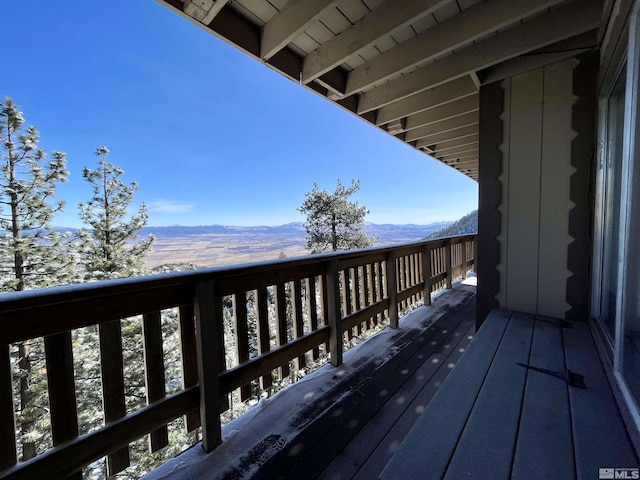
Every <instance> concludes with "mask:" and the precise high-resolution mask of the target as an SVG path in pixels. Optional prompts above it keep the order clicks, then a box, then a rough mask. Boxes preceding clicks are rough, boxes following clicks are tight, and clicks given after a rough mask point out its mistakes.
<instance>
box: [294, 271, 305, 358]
mask: <svg viewBox="0 0 640 480" xmlns="http://www.w3.org/2000/svg"><path fill="white" fill-rule="evenodd" d="M292 294H293V336H294V338H300V337H303V336H304V317H303V315H302V284H301V281H296V282H293V292H292ZM295 362H296V370H300V369H303V368H304V367H306V365H307V362H306V359H305V356H304V354H302V355H300V356H299V357H298V358H297V359H296V361H295Z"/></svg>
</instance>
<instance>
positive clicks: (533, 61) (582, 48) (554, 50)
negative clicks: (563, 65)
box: [478, 30, 598, 85]
mask: <svg viewBox="0 0 640 480" xmlns="http://www.w3.org/2000/svg"><path fill="white" fill-rule="evenodd" d="M597 41H598V38H597V30H592V31H590V32H587V33H586V34H582V35H578V36H577V37H574V38H571V39H569V40H565V41H564V42H559V43H556V44H554V45H550V46H549V47H548V49H541V50H537V51H535V52H531V54H529V55H523V56H521V57H518V58H513V59H511V60H507V61H506V62H502V63H499V64H498V65H494V66H493V67H490V68H487V69H486V70H482V71H481V72H479V74H478V75H479V77H480V80H481V82H482V84H483V85H487V84H489V83H493V82H498V81H500V80H504V79H505V78H508V77H513V76H515V75H520V74H521V73H525V72H528V71H531V70H535V69H536V68H539V67H543V66H545V65H550V64H552V63H556V62H561V61H562V60H567V59H569V58H573V57H575V56H576V55H579V54H581V53H585V52H588V51H590V50H593V49H594V48H597V47H598V44H597ZM545 50H548V51H545Z"/></svg>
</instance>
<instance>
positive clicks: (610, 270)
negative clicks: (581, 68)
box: [600, 68, 626, 339]
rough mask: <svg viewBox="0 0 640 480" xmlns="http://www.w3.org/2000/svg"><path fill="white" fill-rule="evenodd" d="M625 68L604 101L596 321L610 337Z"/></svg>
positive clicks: (613, 312) (615, 292) (614, 294)
mask: <svg viewBox="0 0 640 480" xmlns="http://www.w3.org/2000/svg"><path fill="white" fill-rule="evenodd" d="M625 80H626V68H623V70H622V72H621V73H620V76H619V77H618V80H617V82H616V85H615V87H614V89H613V92H612V93H611V97H610V98H609V104H608V119H607V136H608V149H607V150H608V153H607V160H606V162H607V164H606V174H605V179H606V180H605V185H604V195H605V203H604V251H603V256H602V296H601V298H600V320H601V321H602V322H603V324H604V326H605V328H606V330H607V332H608V333H609V335H610V336H611V338H612V339H613V338H614V335H615V321H616V304H617V301H616V299H617V295H618V253H619V252H618V250H619V241H620V236H619V227H620V190H621V181H622V169H621V167H622V140H623V131H624V93H625V84H626V82H625Z"/></svg>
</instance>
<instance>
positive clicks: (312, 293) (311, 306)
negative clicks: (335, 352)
mask: <svg viewBox="0 0 640 480" xmlns="http://www.w3.org/2000/svg"><path fill="white" fill-rule="evenodd" d="M306 282H307V311H308V312H309V324H310V327H311V331H312V332H315V331H316V330H317V329H318V303H317V298H316V282H317V278H316V277H313V278H308V279H307V280H306ZM311 354H312V357H313V359H314V360H317V359H318V358H320V348H319V347H314V348H313V350H312V352H311Z"/></svg>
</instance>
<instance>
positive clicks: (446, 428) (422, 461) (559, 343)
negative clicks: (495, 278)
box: [380, 310, 639, 479]
mask: <svg viewBox="0 0 640 480" xmlns="http://www.w3.org/2000/svg"><path fill="white" fill-rule="evenodd" d="M506 315H508V318H507V320H506V321H507V322H508V325H507V327H506V331H505V333H504V335H502V338H501V339H500V340H498V342H497V343H496V339H495V337H496V335H498V336H500V335H499V329H497V328H496V322H497V321H502V320H504V319H505V316H506ZM549 320H550V319H548V318H539V317H535V316H533V315H527V314H520V313H517V312H511V313H509V312H508V311H504V310H494V311H493V312H492V314H491V315H490V317H489V319H487V321H486V322H485V324H484V325H483V327H482V329H481V330H480V332H479V333H478V334H477V335H476V338H475V339H474V341H473V342H472V343H471V345H470V347H469V349H468V351H467V353H465V355H464V356H463V357H462V359H461V360H460V362H459V363H458V366H457V367H456V369H455V370H454V372H453V374H452V375H450V376H449V377H448V378H447V380H446V381H445V383H444V384H443V386H442V387H441V388H440V390H439V391H438V393H437V395H436V396H434V398H433V399H432V401H431V403H430V404H429V405H428V407H427V409H426V410H425V412H424V413H423V415H422V416H421V417H420V419H419V420H418V421H417V422H416V424H415V426H414V428H413V429H412V430H411V431H410V432H409V434H408V435H407V437H406V438H405V439H404V441H403V443H402V444H401V445H400V447H399V449H398V451H397V452H396V453H395V454H394V456H393V457H392V459H391V460H390V461H389V463H388V464H387V465H386V467H385V469H384V471H383V473H382V475H381V477H380V478H383V479H395V478H421V479H423V478H452V479H457V478H496V479H519V478H523V479H529V478H545V479H546V478H548V479H554V478H558V479H566V478H569V479H571V478H573V479H576V478H577V479H582V478H584V479H587V478H597V475H598V473H599V472H598V469H599V468H638V466H639V463H638V458H637V456H636V453H635V451H634V448H633V444H632V442H631V439H630V437H629V435H628V433H627V431H626V430H625V426H624V423H623V421H622V417H621V415H620V412H619V410H618V408H617V405H616V403H615V400H614V397H613V394H612V392H611V388H610V385H609V383H608V379H607V376H606V373H605V371H604V367H603V365H602V363H601V361H600V358H599V356H598V353H597V351H596V347H595V344H594V341H593V337H592V335H591V332H590V330H589V326H588V325H587V324H586V323H580V322H574V324H573V328H565V327H563V326H562V325H559V324H558V323H554V322H553V321H549ZM487 326H489V327H490V328H489V329H487V328H486V327H487ZM472 351H475V352H477V353H479V352H480V351H483V352H484V355H485V356H486V357H487V358H490V359H491V365H490V367H489V370H488V373H487V374H486V376H485V375H483V370H484V366H479V365H478V363H479V359H478V358H477V355H471V353H472ZM516 362H520V363H524V364H529V365H531V366H535V367H541V368H546V369H549V370H553V371H557V372H562V373H564V372H565V369H566V368H568V369H570V370H571V371H572V372H574V373H578V374H581V375H583V376H584V378H585V383H586V385H587V388H586V389H581V388H578V387H576V386H571V385H569V384H568V383H567V382H566V381H565V380H564V379H562V378H557V377H556V376H553V375H549V374H547V373H543V372H540V371H536V370H533V369H527V368H524V367H521V366H518V365H517V364H516ZM470 375H477V376H480V377H482V379H481V382H482V387H481V389H480V390H479V391H477V383H478V381H479V380H478V378H472V377H471V376H470ZM465 391H466V393H465ZM474 391H476V393H477V398H476V399H471V398H470V395H471V393H472V392H474ZM461 396H463V397H465V398H466V399H463V400H461V399H460V397H461ZM470 401H473V405H471V406H469V405H470Z"/></svg>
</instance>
